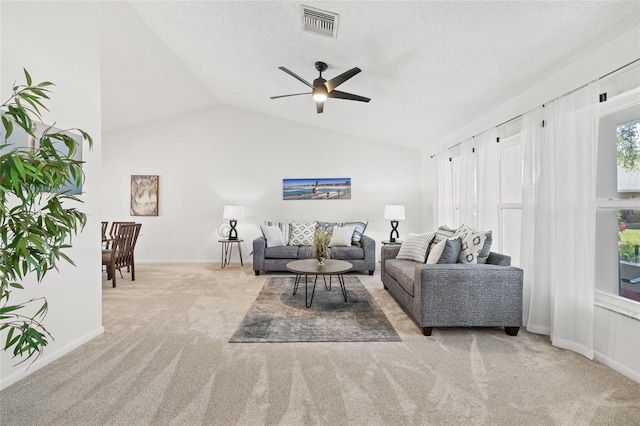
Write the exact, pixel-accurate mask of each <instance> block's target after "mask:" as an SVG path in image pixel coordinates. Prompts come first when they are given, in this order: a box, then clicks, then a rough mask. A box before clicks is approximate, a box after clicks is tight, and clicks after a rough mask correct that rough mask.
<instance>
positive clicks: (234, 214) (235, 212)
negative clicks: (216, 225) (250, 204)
mask: <svg viewBox="0 0 640 426" xmlns="http://www.w3.org/2000/svg"><path fill="white" fill-rule="evenodd" d="M222 218H223V219H244V207H242V206H224V212H223V213H222Z"/></svg>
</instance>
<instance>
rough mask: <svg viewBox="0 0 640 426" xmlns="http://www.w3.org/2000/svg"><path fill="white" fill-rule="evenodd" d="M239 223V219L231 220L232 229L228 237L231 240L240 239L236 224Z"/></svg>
mask: <svg viewBox="0 0 640 426" xmlns="http://www.w3.org/2000/svg"><path fill="white" fill-rule="evenodd" d="M237 224H238V221H237V220H230V221H229V225H231V229H230V230H229V236H228V237H227V239H229V240H237V239H238V231H236V225H237Z"/></svg>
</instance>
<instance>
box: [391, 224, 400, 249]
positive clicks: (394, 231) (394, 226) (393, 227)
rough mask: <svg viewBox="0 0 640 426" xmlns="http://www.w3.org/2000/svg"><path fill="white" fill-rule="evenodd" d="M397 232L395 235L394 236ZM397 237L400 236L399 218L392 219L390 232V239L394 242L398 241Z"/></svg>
mask: <svg viewBox="0 0 640 426" xmlns="http://www.w3.org/2000/svg"><path fill="white" fill-rule="evenodd" d="M394 234H395V237H394V236H393V235H394ZM396 238H400V235H399V234H398V221H397V220H392V221H391V234H389V241H390V242H392V243H395V242H396Z"/></svg>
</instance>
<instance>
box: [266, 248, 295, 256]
mask: <svg viewBox="0 0 640 426" xmlns="http://www.w3.org/2000/svg"><path fill="white" fill-rule="evenodd" d="M264 257H265V259H297V258H298V246H280V247H267V248H265V249H264Z"/></svg>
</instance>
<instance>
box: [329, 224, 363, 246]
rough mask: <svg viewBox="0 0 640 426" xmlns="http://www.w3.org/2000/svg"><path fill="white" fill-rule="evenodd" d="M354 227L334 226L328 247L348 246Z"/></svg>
mask: <svg viewBox="0 0 640 426" xmlns="http://www.w3.org/2000/svg"><path fill="white" fill-rule="evenodd" d="M355 229H356V228H355V227H354V226H334V227H333V232H332V233H331V241H330V242H329V247H338V246H343V247H348V246H350V245H351V238H353V232H354V231H355Z"/></svg>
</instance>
